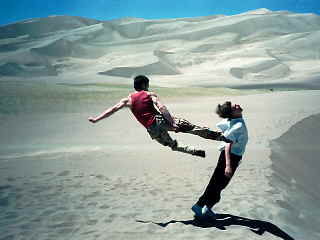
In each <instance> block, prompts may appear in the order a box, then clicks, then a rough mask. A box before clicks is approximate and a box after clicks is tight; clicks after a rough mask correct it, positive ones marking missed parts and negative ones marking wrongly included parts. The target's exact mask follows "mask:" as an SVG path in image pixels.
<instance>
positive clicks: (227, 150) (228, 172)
mask: <svg viewBox="0 0 320 240" xmlns="http://www.w3.org/2000/svg"><path fill="white" fill-rule="evenodd" d="M231 145H232V143H227V144H226V147H225V157H226V168H225V175H226V176H227V177H229V178H231V177H232V175H233V169H232V168H231V158H230V151H231Z"/></svg>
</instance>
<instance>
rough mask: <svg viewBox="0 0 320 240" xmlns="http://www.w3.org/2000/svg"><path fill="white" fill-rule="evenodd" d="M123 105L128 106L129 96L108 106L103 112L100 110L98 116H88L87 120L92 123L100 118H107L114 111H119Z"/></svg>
mask: <svg viewBox="0 0 320 240" xmlns="http://www.w3.org/2000/svg"><path fill="white" fill-rule="evenodd" d="M123 107H129V98H123V99H121V100H120V102H118V103H117V104H116V105H114V106H112V107H111V108H108V109H107V110H105V111H104V112H102V113H101V114H100V115H99V116H97V117H89V119H88V120H89V121H90V122H92V123H96V122H98V121H100V120H101V119H104V118H107V117H109V116H111V115H112V114H114V113H115V112H117V111H119V110H120V109H121V108H123Z"/></svg>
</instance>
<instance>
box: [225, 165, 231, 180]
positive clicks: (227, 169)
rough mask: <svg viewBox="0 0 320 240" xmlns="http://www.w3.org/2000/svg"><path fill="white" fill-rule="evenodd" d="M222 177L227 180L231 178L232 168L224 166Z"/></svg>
mask: <svg viewBox="0 0 320 240" xmlns="http://www.w3.org/2000/svg"><path fill="white" fill-rule="evenodd" d="M224 175H225V176H226V177H228V178H231V177H232V175H233V171H232V168H231V167H230V166H226V168H225V170H224Z"/></svg>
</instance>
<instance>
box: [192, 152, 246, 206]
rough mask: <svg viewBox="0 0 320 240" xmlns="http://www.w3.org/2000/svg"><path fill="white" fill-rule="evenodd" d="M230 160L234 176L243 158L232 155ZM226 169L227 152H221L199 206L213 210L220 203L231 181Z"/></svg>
mask: <svg viewBox="0 0 320 240" xmlns="http://www.w3.org/2000/svg"><path fill="white" fill-rule="evenodd" d="M230 158H231V169H232V170H233V174H234V173H235V171H236V169H237V167H238V165H239V162H240V160H241V158H242V157H241V156H238V155H235V154H232V153H230ZM225 168H226V158H225V151H221V154H220V157H219V160H218V164H217V166H216V169H215V170H214V172H213V175H212V177H211V179H210V182H209V184H208V186H207V188H206V190H205V192H204V193H203V195H202V196H201V197H200V198H199V200H198V202H197V204H198V205H199V206H201V207H203V206H204V205H206V206H207V207H209V208H212V207H213V206H214V205H215V204H216V203H218V202H219V201H220V198H221V196H220V194H221V191H222V190H223V189H224V188H225V187H226V186H227V185H228V183H229V182H230V180H231V178H229V177H227V176H226V175H225Z"/></svg>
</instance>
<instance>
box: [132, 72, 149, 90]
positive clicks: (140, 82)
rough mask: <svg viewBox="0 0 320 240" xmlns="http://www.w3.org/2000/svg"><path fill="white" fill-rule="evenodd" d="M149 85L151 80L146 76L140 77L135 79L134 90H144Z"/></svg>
mask: <svg viewBox="0 0 320 240" xmlns="http://www.w3.org/2000/svg"><path fill="white" fill-rule="evenodd" d="M148 83H149V78H147V77H146V76H144V75H139V76H136V77H135V78H134V84H133V86H134V89H135V90H137V91H141V90H144V86H146V85H147V84H148Z"/></svg>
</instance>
